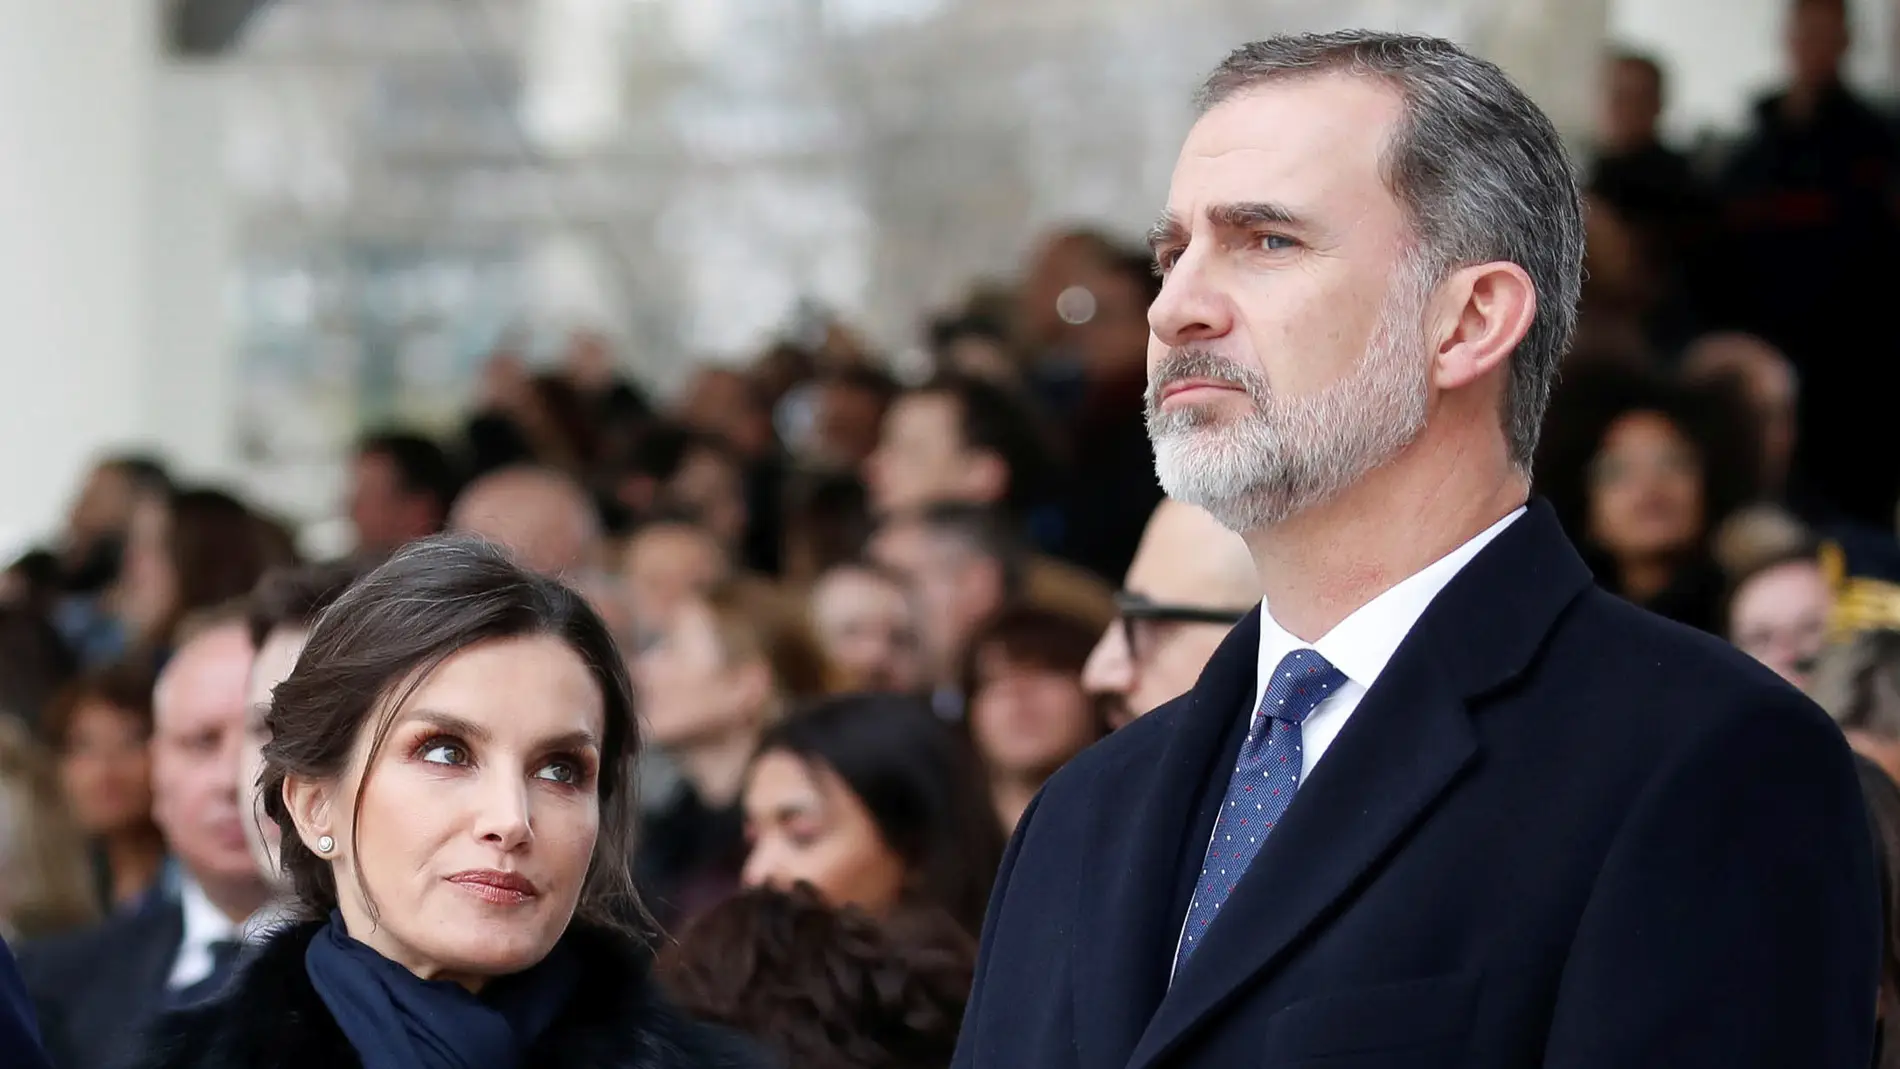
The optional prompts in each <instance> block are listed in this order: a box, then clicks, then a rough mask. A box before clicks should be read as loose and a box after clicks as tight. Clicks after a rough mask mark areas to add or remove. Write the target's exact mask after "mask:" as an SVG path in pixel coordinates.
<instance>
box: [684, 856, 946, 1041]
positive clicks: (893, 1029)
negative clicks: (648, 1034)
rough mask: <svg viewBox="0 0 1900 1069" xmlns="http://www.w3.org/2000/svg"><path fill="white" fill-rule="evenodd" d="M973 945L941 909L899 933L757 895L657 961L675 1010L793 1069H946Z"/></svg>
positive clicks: (846, 913)
mask: <svg viewBox="0 0 1900 1069" xmlns="http://www.w3.org/2000/svg"><path fill="white" fill-rule="evenodd" d="M975 967H976V945H975V942H974V940H972V939H971V938H970V936H969V934H968V933H966V932H965V931H964V930H963V928H962V926H961V925H959V924H957V923H956V921H954V920H952V919H951V918H950V915H949V914H947V913H944V912H943V911H942V910H916V911H913V912H911V913H909V914H907V915H906V916H905V917H904V918H903V919H902V920H901V921H899V922H897V923H880V922H879V921H877V920H874V919H873V918H871V917H870V916H869V915H867V914H865V913H864V912H862V911H860V910H857V909H854V908H851V907H849V906H846V907H842V908H840V907H835V906H830V905H827V904H826V903H825V902H824V901H823V900H822V899H820V898H819V897H818V895H817V894H816V892H814V891H813V890H812V889H811V888H810V887H808V886H804V885H800V886H797V887H794V888H793V889H792V890H790V891H780V890H775V889H772V888H755V889H753V890H750V891H745V892H742V893H740V894H737V895H734V896H733V897H731V898H729V899H727V900H726V901H725V902H722V903H720V904H719V905H717V906H714V907H713V908H712V909H711V910H710V911H708V912H707V913H706V914H704V915H703V916H701V917H700V918H699V919H697V920H695V921H694V922H693V923H692V924H690V925H688V926H687V928H686V930H685V931H684V932H682V933H680V938H679V943H678V944H677V945H675V946H674V947H673V948H672V949H670V950H669V951H667V952H666V953H665V954H663V955H662V956H661V958H660V965H659V976H660V982H661V983H662V984H663V985H665V987H666V989H667V990H668V991H669V992H670V993H671V994H672V995H673V997H674V998H676V999H678V1000H679V1002H680V1006H681V1008H682V1009H684V1010H686V1011H687V1012H689V1013H691V1014H693V1015H694V1016H695V1017H698V1018H700V1019H701V1020H706V1021H714V1022H717V1023H719V1024H723V1025H727V1026H729V1027H731V1028H734V1029H736V1030H738V1031H740V1032H744V1033H745V1034H747V1035H749V1036H751V1037H753V1038H754V1039H757V1040H759V1041H760V1042H761V1043H763V1044H765V1045H766V1046H767V1047H769V1048H771V1050H772V1051H773V1052H774V1053H775V1054H777V1055H778V1056H779V1058H780V1060H781V1063H782V1064H784V1065H787V1066H796V1067H797V1069H947V1067H948V1066H949V1064H950V1058H951V1056H952V1055H953V1054H954V1053H955V1052H956V1044H957V1028H958V1026H959V1025H961V1024H962V1022H963V1008H964V1004H965V1003H966V1002H968V1000H969V997H970V982H971V978H972V975H973V973H974V970H975Z"/></svg>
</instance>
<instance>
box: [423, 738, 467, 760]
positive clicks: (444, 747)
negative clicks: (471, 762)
mask: <svg viewBox="0 0 1900 1069" xmlns="http://www.w3.org/2000/svg"><path fill="white" fill-rule="evenodd" d="M421 756H422V759H423V760H424V761H427V762H429V763H430V764H432V765H465V764H467V763H468V750H467V749H465V748H464V747H463V746H462V744H460V743H456V742H432V743H428V744H426V745H424V746H423V748H422V754H421Z"/></svg>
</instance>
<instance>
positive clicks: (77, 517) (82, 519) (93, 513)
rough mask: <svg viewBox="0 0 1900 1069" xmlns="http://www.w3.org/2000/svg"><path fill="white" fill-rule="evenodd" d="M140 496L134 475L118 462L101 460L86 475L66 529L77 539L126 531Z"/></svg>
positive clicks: (86, 541) (72, 538)
mask: <svg viewBox="0 0 1900 1069" xmlns="http://www.w3.org/2000/svg"><path fill="white" fill-rule="evenodd" d="M137 500H138V493H137V488H136V487H135V486H134V484H133V482H132V477H131V475H130V474H128V473H127V472H126V470H125V469H124V468H122V467H120V466H119V465H117V464H100V465H98V466H96V467H94V468H93V469H92V471H91V472H89V473H87V475H86V482H85V485H83V486H81V487H80V489H79V496H78V498H76V499H75V500H74V501H73V506H72V510H71V512H70V513H69V514H68V515H67V520H66V531H67V535H68V537H69V538H70V539H71V540H72V541H73V542H74V543H80V544H89V543H91V542H92V541H93V540H94V539H97V538H100V537H102V536H105V535H112V534H118V533H119V532H121V531H124V530H125V528H126V525H127V524H128V523H130V522H131V518H132V506H133V504H134V503H135V502H136V501H137Z"/></svg>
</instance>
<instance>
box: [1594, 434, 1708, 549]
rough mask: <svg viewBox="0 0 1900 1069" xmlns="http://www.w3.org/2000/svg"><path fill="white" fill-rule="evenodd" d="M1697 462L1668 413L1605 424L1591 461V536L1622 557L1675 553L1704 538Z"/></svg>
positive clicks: (1698, 465)
mask: <svg viewBox="0 0 1900 1069" xmlns="http://www.w3.org/2000/svg"><path fill="white" fill-rule="evenodd" d="M1702 507H1703V505H1702V461H1701V458H1700V457H1699V456H1698V455H1697V453H1696V448H1695V445H1694V443H1692V442H1691V441H1690V440H1689V439H1688V437H1687V436H1686V435H1684V434H1683V432H1682V430H1681V428H1679V427H1677V426H1676V424H1675V423H1674V422H1673V421H1671V420H1670V419H1669V418H1668V417H1666V416H1664V415H1662V414H1660V413H1656V412H1632V413H1630V414H1628V415H1626V416H1623V417H1622V418H1620V419H1618V420H1617V421H1616V422H1615V423H1613V424H1611V425H1610V429H1609V431H1608V433H1606V434H1605V435H1604V436H1603V444H1602V446H1601V447H1600V448H1599V449H1598V451H1597V455H1596V459H1595V460H1593V461H1592V462H1591V466H1590V534H1591V538H1592V540H1594V541H1595V542H1596V543H1597V545H1598V546H1600V547H1602V548H1603V549H1604V550H1605V551H1607V552H1608V553H1609V554H1610V555H1611V556H1613V557H1616V558H1617V559H1619V560H1645V559H1655V558H1658V557H1669V556H1674V555H1677V554H1680V553H1683V552H1686V551H1687V550H1689V549H1691V548H1692V547H1693V546H1694V545H1695V543H1696V540H1697V539H1698V538H1700V537H1701V536H1702V522H1703V515H1702Z"/></svg>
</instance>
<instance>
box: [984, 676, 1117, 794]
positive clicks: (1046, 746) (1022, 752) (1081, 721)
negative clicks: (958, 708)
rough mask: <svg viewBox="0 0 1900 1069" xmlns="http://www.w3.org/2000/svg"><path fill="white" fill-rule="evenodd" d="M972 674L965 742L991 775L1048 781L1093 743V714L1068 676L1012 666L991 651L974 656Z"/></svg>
mask: <svg viewBox="0 0 1900 1069" xmlns="http://www.w3.org/2000/svg"><path fill="white" fill-rule="evenodd" d="M976 674H977V687H976V692H975V693H974V694H972V695H970V708H969V717H970V736H971V738H972V739H974V740H975V742H976V749H977V753H978V754H980V755H981V756H982V758H983V763H984V765H985V766H986V767H987V768H989V770H990V772H991V774H993V775H997V776H1002V777H1005V778H1009V779H1016V780H1022V781H1030V782H1033V781H1040V780H1043V779H1047V778H1048V777H1049V776H1050V775H1053V774H1054V773H1055V771H1056V769H1058V768H1061V767H1062V766H1063V765H1064V764H1066V763H1068V760H1069V759H1070V758H1072V757H1074V756H1075V755H1076V754H1079V753H1081V752H1082V751H1083V750H1085V749H1087V748H1088V746H1089V744H1090V743H1093V742H1094V741H1095V740H1096V738H1097V737H1098V732H1097V731H1096V727H1095V725H1096V718H1095V712H1094V710H1093V709H1091V708H1090V705H1089V698H1088V695H1086V694H1084V693H1083V692H1082V684H1081V681H1080V680H1079V679H1077V678H1076V676H1075V675H1074V674H1073V673H1070V672H1063V671H1060V670H1058V669H1055V668H1050V667H1047V666H1045V665H1039V664H1032V663H1029V662H1026V661H1012V660H1010V659H1009V657H1008V655H1007V654H1006V653H1005V651H1003V650H1001V649H999V648H996V647H995V646H994V645H992V646H991V647H990V648H988V649H984V650H980V651H978V653H977V672H976Z"/></svg>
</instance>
